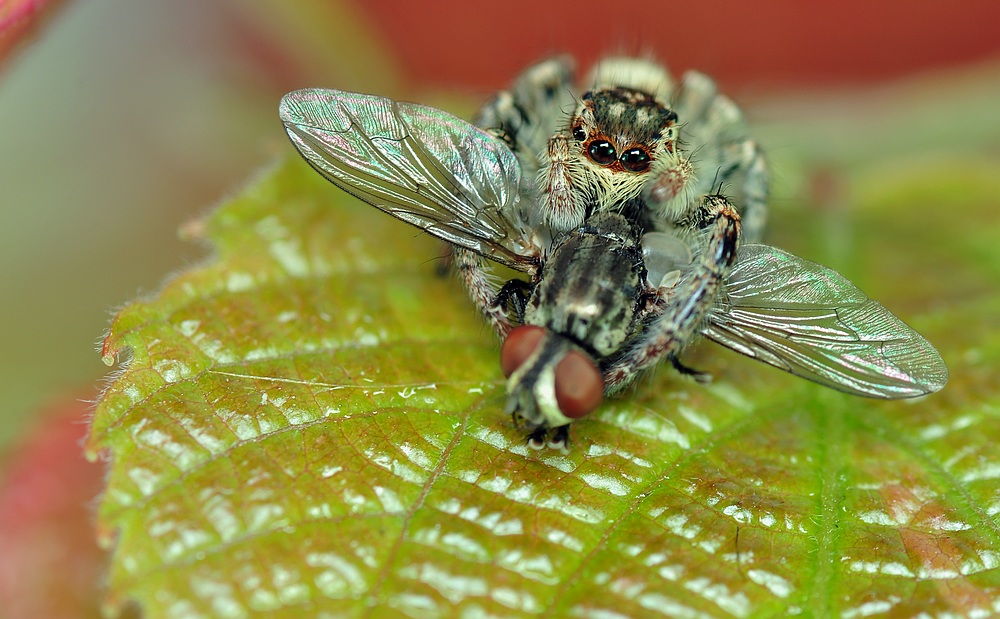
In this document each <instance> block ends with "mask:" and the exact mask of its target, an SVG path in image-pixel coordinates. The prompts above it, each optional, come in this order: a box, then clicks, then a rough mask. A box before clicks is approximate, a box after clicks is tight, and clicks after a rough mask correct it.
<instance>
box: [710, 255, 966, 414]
mask: <svg viewBox="0 0 1000 619" xmlns="http://www.w3.org/2000/svg"><path fill="white" fill-rule="evenodd" d="M702 333H703V334H704V335H705V336H706V337H708V338H709V339H712V340H714V341H716V342H718V343H719V344H722V345H723V346H726V347H727V348H731V349H732V350H735V351H736V352H739V353H742V354H744V355H747V356H749V357H753V358H754V359H757V360H759V361H763V362H764V363H768V364H770V365H773V366H775V367H777V368H780V369H782V370H785V371H786V372H791V373H792V374H795V375H797V376H801V377H803V378H808V379H809V380H812V381H815V382H817V383H820V384H822V385H826V386H828V387H832V388H834V389H838V390H840V391H845V392H847V393H852V394H855V395H861V396H866V397H871V398H887V399H897V398H912V397H916V396H921V395H926V394H928V393H933V392H935V391H937V390H939V389H941V388H942V387H944V385H945V383H946V382H947V381H948V369H947V368H946V367H945V365H944V361H943V360H942V359H941V355H939V354H938V352H937V351H936V350H935V349H934V347H933V346H931V345H930V343H928V342H927V340H925V339H924V338H923V337H922V336H921V335H920V334H918V333H917V332H916V331H914V330H913V329H911V328H910V327H908V326H907V325H906V324H905V323H903V321H901V320H900V319H898V318H896V317H895V316H893V315H892V313H891V312H889V310H887V309H886V308H885V307H883V306H882V305H880V304H879V303H877V302H875V301H872V300H871V299H869V298H868V297H867V296H865V294H864V293H863V292H861V291H860V290H859V289H858V288H857V287H856V286H855V285H854V284H852V283H851V282H849V281H848V280H847V279H846V278H845V277H843V276H842V275H840V274H839V273H837V272H836V271H833V270H832V269H828V268H826V267H824V266H821V265H819V264H816V263H814V262H810V261H808V260H804V259H802V258H799V257H797V256H793V255H792V254H789V253H787V252H784V251H782V250H780V249H776V248H774V247H769V246H767V245H745V246H743V247H740V250H739V254H738V257H737V261H736V264H735V265H734V267H733V270H732V274H731V275H730V277H729V281H728V283H727V284H726V289H725V292H724V294H723V296H722V298H721V299H720V301H719V302H718V303H717V304H716V306H715V308H714V309H713V311H712V313H711V314H710V316H709V318H708V322H707V324H706V326H705V327H704V328H703V330H702Z"/></svg>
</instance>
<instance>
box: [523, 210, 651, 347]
mask: <svg viewBox="0 0 1000 619" xmlns="http://www.w3.org/2000/svg"><path fill="white" fill-rule="evenodd" d="M646 290H647V284H646V271H645V267H644V265H643V259H642V249H641V247H640V245H639V243H638V241H637V240H636V238H635V233H634V231H633V229H632V227H631V226H630V225H629V224H628V223H627V222H626V221H625V219H624V218H623V217H621V216H620V215H617V214H616V213H599V214H597V215H595V216H594V217H591V219H589V220H588V221H587V223H586V224H585V225H584V226H582V227H580V228H578V229H576V230H573V231H571V232H569V233H566V234H564V235H563V236H562V237H560V238H559V239H557V241H556V243H555V245H554V247H553V249H552V252H551V254H550V255H549V256H548V257H547V259H546V261H545V263H544V264H543V265H542V269H541V272H540V277H539V281H538V284H537V285H536V286H535V289H534V292H533V293H532V296H531V299H530V300H529V302H528V307H527V309H526V312H525V323H527V324H531V325H538V326H542V327H546V328H548V329H550V330H551V331H553V332H555V333H558V334H562V335H564V336H566V337H569V338H571V339H572V340H573V341H575V342H577V343H579V344H580V345H581V346H582V347H583V348H584V349H586V350H588V351H589V352H590V353H591V354H593V355H595V356H596V357H598V358H601V357H605V356H607V355H610V354H613V353H615V352H617V351H618V349H619V348H620V347H621V345H622V344H623V343H624V342H625V340H626V339H628V337H629V336H630V335H631V334H632V332H633V331H634V329H635V328H636V316H637V312H638V308H639V307H640V304H641V303H642V302H643V301H644V298H645V297H644V295H645V292H646Z"/></svg>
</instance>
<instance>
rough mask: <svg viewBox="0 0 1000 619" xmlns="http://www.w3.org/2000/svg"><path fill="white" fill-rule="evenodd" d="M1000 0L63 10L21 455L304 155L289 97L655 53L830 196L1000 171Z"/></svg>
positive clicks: (37, 211) (14, 397) (16, 406)
mask: <svg viewBox="0 0 1000 619" xmlns="http://www.w3.org/2000/svg"><path fill="white" fill-rule="evenodd" d="M995 7H996V5H995V3H994V2H987V1H979V2H966V3H962V4H961V5H959V6H953V5H950V4H947V3H944V2H928V3H921V4H920V5H918V6H913V5H911V3H903V2H886V3H880V4H879V5H878V6H877V7H875V8H872V7H868V6H867V5H865V4H864V3H860V2H846V3H841V4H839V5H838V6H837V7H836V8H835V9H827V10H826V11H825V12H823V10H822V9H817V8H805V7H804V6H799V4H798V3H795V2H791V1H789V0H773V1H770V2H762V3H756V4H754V5H753V7H752V8H751V7H749V5H744V4H743V3H724V2H723V3H713V4H712V5H711V6H701V5H695V4H694V3H692V5H691V6H689V7H686V6H684V5H682V4H678V3H671V5H670V6H669V7H666V5H664V7H661V8H653V9H649V10H650V11H651V13H649V14H638V13H635V12H634V9H633V8H631V7H625V6H616V7H615V8H614V11H615V12H614V14H613V15H609V16H608V17H607V18H604V19H602V18H600V16H601V14H602V12H606V11H607V10H608V5H607V4H606V3H601V2H595V1H585V2H577V3H573V4H571V5H552V6H551V7H550V6H548V5H546V6H539V5H537V3H529V2H508V3H505V5H504V9H503V10H502V11H501V10H498V9H497V8H495V7H493V8H491V7H486V6H482V7H478V6H469V5H467V4H465V3H460V2H439V3H422V4H419V5H418V4H415V3H407V2H402V1H401V0H399V1H397V0H383V1H375V2H370V3H362V2H343V3H336V2H332V3H331V2H319V1H315V2H314V1H300V2H293V3H278V2H250V1H241V0H226V1H223V2H211V3H208V2H199V1H197V0H175V1H172V2H169V3H167V2H156V1H154V0H91V1H89V2H64V3H57V4H56V5H55V6H54V8H51V9H50V10H49V11H48V13H47V14H46V15H45V19H44V20H41V21H40V22H39V24H38V25H37V26H36V28H35V30H34V32H33V33H31V35H30V36H29V37H28V40H27V41H26V42H23V43H22V44H21V46H20V48H18V49H17V50H15V53H13V54H12V55H10V56H9V57H8V58H7V59H6V60H5V61H4V62H5V64H4V65H3V67H2V73H0V212H2V214H3V223H2V224H0V298H2V304H0V341H2V342H3V345H2V352H0V376H2V388H0V449H3V448H5V447H6V446H8V445H10V444H11V443H12V441H13V440H14V438H15V437H16V436H17V435H18V434H19V433H21V432H23V431H24V429H25V428H27V427H28V426H29V424H30V422H31V420H32V419H33V415H35V411H37V410H39V409H40V407H42V406H44V405H47V404H50V403H54V402H60V401H65V400H66V399H74V398H82V399H92V398H94V397H95V396H96V393H97V389H98V388H99V384H100V380H101V378H102V377H103V376H105V375H106V374H107V372H108V369H107V368H106V367H105V366H104V365H103V364H102V363H101V361H100V357H99V355H98V354H97V353H96V352H95V348H96V347H97V346H98V343H99V340H100V337H101V335H102V332H103V330H104V329H105V328H106V325H107V324H108V321H109V318H110V315H111V313H112V312H113V310H114V309H115V308H116V307H117V306H120V305H121V304H123V303H125V302H126V301H128V300H130V299H133V298H135V297H136V296H138V295H143V294H149V293H152V292H155V290H156V289H157V288H158V286H159V284H160V282H161V281H162V280H163V278H164V276H165V275H167V274H169V273H171V272H174V271H177V270H179V269H181V268H183V267H185V266H186V265H189V264H191V263H193V262H196V261H199V260H201V259H203V258H204V255H205V249H204V248H202V247H199V246H196V245H193V244H190V243H185V242H183V241H180V240H178V235H177V229H178V228H179V227H180V226H181V225H182V224H183V223H184V222H185V221H188V220H190V219H191V218H192V217H195V216H197V215H199V214H200V213H203V212H205V211H206V210H207V209H209V208H210V207H211V205H212V204H213V203H215V202H216V201H218V200H219V199H221V198H222V197H223V196H224V195H226V194H227V193H228V192H231V191H233V190H234V189H235V188H237V187H239V186H240V184H241V183H242V182H243V181H244V179H246V178H247V177H249V176H251V175H252V174H253V173H254V170H255V169H257V168H258V167H259V166H261V165H263V164H266V163H267V162H269V161H272V160H273V159H275V158H276V157H278V156H280V155H282V154H287V153H288V152H289V147H288V145H287V143H286V139H285V137H284V133H283V131H282V130H281V127H280V124H279V123H278V121H277V118H276V106H277V101H278V99H279V98H280V96H281V95H282V94H283V93H284V92H287V91H288V90H291V89H293V88H298V87H303V86H330V87H333V86H335V87H338V88H344V89H348V90H361V91H368V92H376V93H379V94H385V95H390V96H405V97H407V98H411V99H418V100H421V101H424V102H428V103H432V104H437V105H443V106H448V107H450V109H452V110H454V111H456V112H459V113H467V112H469V111H471V109H472V106H473V105H474V104H475V102H476V101H477V100H478V99H479V98H480V97H481V96H482V95H483V94H484V93H486V92H489V91H490V90H494V89H496V88H500V87H503V85H504V84H505V83H506V82H507V81H508V80H509V79H510V78H511V77H513V75H514V74H515V73H516V71H517V69H518V68H519V67H521V66H522V65H524V64H525V63H526V62H529V61H531V60H534V59H537V58H539V57H542V56H544V55H546V54H548V53H551V52H556V51H570V52H573V53H576V54H578V55H579V56H581V57H582V58H583V62H582V64H583V65H587V64H588V63H589V62H590V61H592V60H593V59H594V58H596V57H597V56H598V55H600V54H602V53H606V52H644V51H652V52H654V53H655V54H656V55H657V56H658V57H660V58H662V59H664V60H665V61H667V63H668V64H669V65H670V66H671V67H672V68H673V69H674V70H675V72H677V71H678V70H683V69H686V68H690V67H697V68H701V69H704V70H706V71H707V72H710V73H712V74H714V75H716V76H717V77H718V78H719V79H720V81H721V83H722V86H723V87H724V88H725V90H726V91H727V92H730V93H732V94H734V95H735V96H736V98H737V99H738V100H739V101H741V102H744V103H745V104H746V107H748V108H749V109H750V113H751V116H752V117H755V118H756V119H757V120H758V126H759V131H756V133H757V134H758V135H760V136H761V141H762V142H763V143H764V144H765V147H766V148H768V149H769V151H770V152H772V153H774V155H775V158H776V159H777V160H780V161H786V162H790V163H787V164H785V165H786V166H787V167H786V168H785V169H783V170H782V169H779V170H778V183H779V188H780V189H779V199H778V200H777V204H776V207H777V209H778V210H779V211H780V210H781V209H785V208H796V207H797V206H798V205H797V204H796V196H798V195H800V194H801V193H802V192H808V191H812V190H814V189H815V187H813V188H810V187H805V186H802V180H801V179H803V178H806V177H808V174H806V175H802V174H799V173H798V172H799V170H798V169H796V168H797V167H798V166H803V167H806V166H811V165H814V166H818V167H819V168H824V166H826V167H831V168H833V169H836V168H837V167H838V166H857V167H856V168H855V169H863V166H864V163H865V161H866V160H869V159H871V158H874V157H882V158H884V157H886V156H894V155H895V154H898V155H899V156H900V157H902V158H904V159H905V158H906V157H912V156H915V155H916V156H924V157H932V156H941V153H942V152H943V151H948V152H952V153H966V154H970V156H977V157H978V156H986V157H987V158H989V159H990V160H996V157H997V152H998V151H1000V149H998V148H997V147H998V146H1000V137H998V135H1000V129H998V124H1000V121H998V120H997V116H998V115H997V114H996V105H997V104H998V103H1000V79H997V77H998V75H1000V57H998V55H997V54H998V53H1000V39H998V38H997V37H995V28H996V20H995V19H991V18H990V15H991V14H993V13H995V12H996V8H995ZM993 17H994V18H995V17H996V15H993ZM2 18H3V8H2V7H0V24H2ZM581 24H583V25H584V27H583V28H581ZM588 24H596V25H595V26H593V28H594V29H593V30H586V28H589V27H591V26H588ZM901 102H903V105H902V107H901ZM860 138H863V143H864V144H865V145H866V149H867V148H870V146H871V145H872V144H877V145H878V147H877V149H878V150H877V152H872V151H871V150H859V149H858V147H857V145H858V143H859V139H860ZM800 153H805V155H802V156H803V157H805V159H801V158H799V157H800ZM824 169H825V168H824ZM780 218H781V217H780V213H779V214H777V215H776V216H775V218H774V220H773V221H774V223H775V224H776V225H779V226H780Z"/></svg>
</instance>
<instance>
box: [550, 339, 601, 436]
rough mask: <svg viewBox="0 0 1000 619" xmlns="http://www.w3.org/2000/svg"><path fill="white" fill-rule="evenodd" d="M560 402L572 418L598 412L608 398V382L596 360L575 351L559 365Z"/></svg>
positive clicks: (558, 397)
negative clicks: (598, 367) (605, 383)
mask: <svg viewBox="0 0 1000 619" xmlns="http://www.w3.org/2000/svg"><path fill="white" fill-rule="evenodd" d="M555 382H556V402H558V403H559V410H560V411H562V414H563V415H566V416H567V417H569V418H570V419H579V418H580V417H583V416H585V415H589V414H590V413H592V412H594V411H595V410H596V409H597V407H598V406H600V405H601V399H602V398H603V397H604V379H603V378H602V377H601V371H600V370H598V369H597V366H596V365H595V364H594V361H593V360H592V359H591V358H590V357H588V356H587V355H585V354H583V353H582V352H580V351H579V350H571V351H569V353H568V354H567V355H566V356H565V357H563V359H562V361H560V362H559V365H557V366H556V381H555Z"/></svg>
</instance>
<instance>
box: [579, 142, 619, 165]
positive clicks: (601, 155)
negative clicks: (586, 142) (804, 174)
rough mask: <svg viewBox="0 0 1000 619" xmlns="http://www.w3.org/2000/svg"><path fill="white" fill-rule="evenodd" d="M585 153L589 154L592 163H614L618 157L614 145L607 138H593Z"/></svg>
mask: <svg viewBox="0 0 1000 619" xmlns="http://www.w3.org/2000/svg"><path fill="white" fill-rule="evenodd" d="M587 154H588V155H590V158H591V159H593V161H594V163H596V164H599V165H608V164H609V163H614V161H615V159H617V158H618V157H617V155H616V153H615V147H614V146H612V145H611V142H609V141H607V140H594V141H593V142H591V143H590V148H588V149H587Z"/></svg>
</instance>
